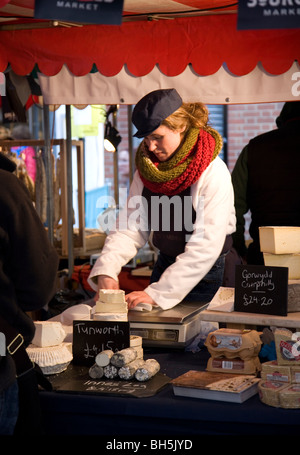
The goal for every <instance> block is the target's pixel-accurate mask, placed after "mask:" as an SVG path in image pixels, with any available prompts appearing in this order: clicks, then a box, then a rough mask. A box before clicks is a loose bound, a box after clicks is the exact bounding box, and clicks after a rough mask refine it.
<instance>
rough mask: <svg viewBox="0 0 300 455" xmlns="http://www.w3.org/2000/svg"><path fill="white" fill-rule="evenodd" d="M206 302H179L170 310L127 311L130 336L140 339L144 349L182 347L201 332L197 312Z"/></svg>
mask: <svg viewBox="0 0 300 455" xmlns="http://www.w3.org/2000/svg"><path fill="white" fill-rule="evenodd" d="M207 306H208V303H202V302H182V303H179V304H178V305H176V306H175V307H174V308H171V309H169V310H162V309H156V308H154V309H153V310H152V311H134V310H131V311H129V312H128V320H129V323H130V334H131V335H138V336H141V337H142V338H143V346H152V347H155V346H157V347H174V348H178V347H185V346H186V345H188V344H189V343H190V342H191V341H192V340H193V339H194V338H195V337H196V335H198V334H199V332H200V323H201V320H200V313H201V311H203V310H205V309H206V308H207Z"/></svg>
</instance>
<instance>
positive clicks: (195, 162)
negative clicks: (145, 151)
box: [139, 130, 215, 196]
mask: <svg viewBox="0 0 300 455" xmlns="http://www.w3.org/2000/svg"><path fill="white" fill-rule="evenodd" d="M214 150H215V139H214V137H213V136H212V135H211V134H209V133H208V132H207V131H205V130H201V131H200V132H199V135H198V138H197V140H196V142H195V144H194V146H193V147H192V148H191V149H190V151H189V152H188V153H187V154H186V156H185V157H184V158H183V159H182V160H181V161H180V162H179V163H178V164H177V166H178V165H179V164H182V163H183V162H184V161H186V160H187V158H192V160H191V162H190V163H189V164H188V165H187V167H186V169H185V170H184V171H183V172H182V173H181V174H180V175H179V176H178V177H175V178H173V179H171V180H168V181H167V182H153V181H150V180H148V179H146V178H145V177H144V176H143V175H142V174H141V173H139V174H140V177H141V180H142V182H143V184H144V185H145V187H146V188H148V189H149V190H150V191H152V192H153V193H161V194H164V195H167V196H173V195H175V194H179V193H181V192H182V191H184V190H185V189H186V188H188V187H189V186H191V185H192V184H193V183H195V182H197V180H198V179H199V178H200V176H201V174H202V172H203V171H205V169H206V168H207V166H208V165H209V164H210V163H211V161H212V159H213V155H214ZM149 157H150V158H151V160H152V162H153V164H154V165H155V166H156V167H157V168H159V164H160V162H159V161H158V160H157V158H156V157H155V155H154V154H153V153H151V154H149Z"/></svg>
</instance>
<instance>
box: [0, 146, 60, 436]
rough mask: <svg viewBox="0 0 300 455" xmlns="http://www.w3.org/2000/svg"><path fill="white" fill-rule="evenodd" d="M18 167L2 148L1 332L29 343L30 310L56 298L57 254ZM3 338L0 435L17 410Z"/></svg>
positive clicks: (11, 426) (13, 378) (12, 370)
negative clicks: (12, 331) (11, 330)
mask: <svg viewBox="0 0 300 455" xmlns="http://www.w3.org/2000/svg"><path fill="white" fill-rule="evenodd" d="M14 169H15V164H14V163H13V162H12V161H10V160H9V159H8V158H7V157H6V156H5V155H3V154H2V153H0V318H1V323H2V325H1V328H0V332H1V335H2V334H3V333H4V336H5V331H6V330H7V327H8V326H11V327H13V328H15V329H16V331H17V333H20V334H21V335H22V336H23V338H24V345H25V346H27V345H28V344H29V343H30V342H31V340H32V338H33V336H34V323H33V321H32V319H31V318H30V317H29V316H28V315H27V314H26V312H28V311H34V310H38V309H41V308H42V307H43V306H44V305H45V304H47V303H48V302H49V300H50V299H51V298H52V297H53V295H54V293H55V284H56V283H55V282H56V272H57V267H58V256H57V253H56V251H55V249H54V248H53V247H52V245H51V244H50V242H49V240H48V236H47V233H46V231H45V228H44V226H43V225H42V223H41V221H40V219H39V217H38V215H37V213H36V211H35V208H34V206H33V204H32V202H31V199H30V196H29V194H28V192H27V189H26V188H25V186H24V185H23V184H22V182H20V181H19V180H18V178H17V177H16V176H15V175H14V174H13V171H14ZM2 318H3V319H4V321H5V322H4V323H3V320H2ZM3 324H4V325H3ZM1 340H2V344H1V346H0V348H1V349H0V354H1V356H0V434H12V433H13V431H14V427H15V424H16V420H17V417H18V413H19V409H18V382H17V380H16V375H17V374H16V372H17V370H16V364H15V362H14V360H13V357H12V356H11V355H10V354H9V353H8V352H5V355H3V354H4V352H3V335H2V338H1ZM6 347H7V346H6ZM32 405H33V406H34V403H32ZM28 424H29V425H30V422H29V423H28Z"/></svg>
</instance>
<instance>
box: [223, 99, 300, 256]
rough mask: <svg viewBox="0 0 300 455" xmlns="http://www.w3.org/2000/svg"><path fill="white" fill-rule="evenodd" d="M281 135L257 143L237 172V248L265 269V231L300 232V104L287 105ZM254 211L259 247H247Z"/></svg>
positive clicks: (242, 156) (253, 227) (251, 145)
mask: <svg viewBox="0 0 300 455" xmlns="http://www.w3.org/2000/svg"><path fill="white" fill-rule="evenodd" d="M276 124H277V127H278V128H277V129H275V130H272V131H269V132H267V133H264V134H261V135H259V136H257V137H256V138H254V139H252V140H251V141H250V142H249V144H248V145H247V146H246V147H245V148H244V149H243V150H242V152H241V154H240V156H239V157H238V160H237V162H236V165H235V167H234V169H233V172H232V183H233V187H234V195H235V209H236V217H237V229H236V232H235V233H234V234H233V245H234V247H235V249H236V250H237V251H238V253H239V254H240V255H241V256H242V257H243V258H244V259H245V260H246V262H247V263H248V264H262V265H263V264H264V261H263V255H262V253H261V252H260V244H259V229H258V228H259V226H300V183H299V176H300V174H299V172H300V101H293V102H287V103H285V104H284V106H283V108H282V111H281V113H280V115H279V117H278V118H277V119H276ZM248 210H250V213H251V224H250V228H249V233H250V236H251V238H252V240H253V242H251V243H250V245H249V247H248V249H247V248H246V245H245V237H244V228H245V219H244V215H245V214H246V213H247V212H248Z"/></svg>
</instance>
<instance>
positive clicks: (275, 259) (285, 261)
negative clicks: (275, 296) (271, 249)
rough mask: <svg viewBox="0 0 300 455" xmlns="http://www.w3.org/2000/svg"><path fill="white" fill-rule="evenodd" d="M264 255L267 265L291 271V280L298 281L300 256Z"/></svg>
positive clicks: (289, 276)
mask: <svg viewBox="0 0 300 455" xmlns="http://www.w3.org/2000/svg"><path fill="white" fill-rule="evenodd" d="M263 255H264V262H265V265H267V266H272V267H287V268H288V269H289V273H288V279H289V280H298V279H299V278H300V254H271V253H263Z"/></svg>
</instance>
